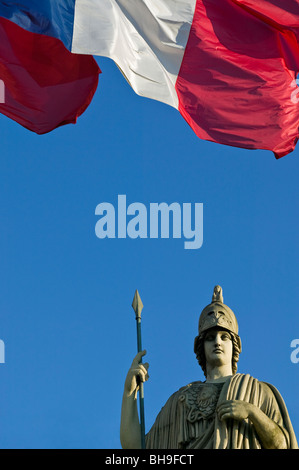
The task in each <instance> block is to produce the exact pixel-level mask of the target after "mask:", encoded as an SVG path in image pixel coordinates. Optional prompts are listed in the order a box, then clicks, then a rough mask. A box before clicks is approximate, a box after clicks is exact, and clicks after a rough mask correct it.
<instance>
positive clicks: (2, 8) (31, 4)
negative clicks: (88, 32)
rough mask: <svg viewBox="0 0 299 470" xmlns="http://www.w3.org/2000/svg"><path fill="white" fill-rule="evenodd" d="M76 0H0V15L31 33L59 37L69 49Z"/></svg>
mask: <svg viewBox="0 0 299 470" xmlns="http://www.w3.org/2000/svg"><path fill="white" fill-rule="evenodd" d="M75 3H76V0H55V1H53V0H22V1H11V0H10V1H3V0H0V17H3V18H6V19H8V20H10V21H13V22H14V23H16V24H17V25H18V26H20V27H22V28H23V29H26V30H27V31H31V32H32V33H37V34H44V35H47V36H51V37H55V38H57V39H60V40H61V41H62V42H63V43H64V45H65V47H66V48H67V49H69V50H71V46H72V37H73V26H74V12H75Z"/></svg>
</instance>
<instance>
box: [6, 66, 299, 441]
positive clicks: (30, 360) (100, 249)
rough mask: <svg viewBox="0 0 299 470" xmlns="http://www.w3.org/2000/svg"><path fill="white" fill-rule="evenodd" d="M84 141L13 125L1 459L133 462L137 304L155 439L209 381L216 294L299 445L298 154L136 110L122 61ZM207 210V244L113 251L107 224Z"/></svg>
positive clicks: (246, 366)
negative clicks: (172, 410)
mask: <svg viewBox="0 0 299 470" xmlns="http://www.w3.org/2000/svg"><path fill="white" fill-rule="evenodd" d="M98 63H99V65H100V67H101V69H102V71H103V74H102V75H101V76H100V83H99V88H98V91H97V93H96V95H95V97H94V100H93V102H92V104H91V105H90V107H89V108H88V109H87V111H86V112H85V114H84V115H83V116H81V118H79V120H78V123H77V124H76V125H69V126H65V127H62V128H59V129H57V130H55V131H54V132H52V133H50V134H48V135H44V136H37V135H35V134H33V133H31V132H29V131H27V130H26V129H23V128H22V127H20V126H19V125H18V124H16V123H14V122H13V121H10V120H9V119H7V118H6V117H4V116H0V129H1V131H0V132H1V158H0V165H1V166H0V222H1V230H0V260H1V264H0V286H1V295H0V338H1V339H2V340H3V341H4V343H5V364H0V447H2V448H27V449H28V448H100V449H111V448H112V449H113V448H114V449H118V448H120V441H119V422H120V408H121V400H122V393H123V384H124V380H125V376H126V373H127V370H128V368H129V366H130V364H131V361H132V359H133V357H134V356H135V354H136V350H137V344H136V322H135V315H134V312H133V309H132V307H131V303H132V300H133V296H134V292H135V289H138V290H139V292H140V295H141V298H142V301H143V303H144V310H143V312H142V341H143V347H144V348H146V349H147V351H148V353H147V356H146V360H148V361H149V363H150V370H149V373H150V380H149V382H148V383H147V384H146V386H145V415H146V430H148V429H149V428H150V426H151V424H152V423H153V421H154V418H155V416H156V415H157V413H158V412H159V410H160V409H161V407H162V406H163V404H164V403H165V401H166V399H167V398H168V397H169V396H170V394H171V393H173V392H174V391H176V390H177V389H178V388H179V387H181V386H183V385H186V384H187V383H189V382H190V381H193V380H203V379H204V377H203V374H202V371H201V369H200V367H199V366H198V364H197V362H196V358H195V355H194V353H193V341H194V337H195V336H196V334H197V324H198V318H199V314H200V312H201V310H202V309H203V308H204V307H205V306H206V305H207V304H208V303H210V301H211V298H212V292H213V288H214V286H215V285H216V284H220V285H221V286H222V287H223V293H224V302H225V303H226V304H228V305H229V306H230V307H231V308H232V309H233V310H234V312H235V313H236V315H237V318H238V321H239V328H240V330H239V332H240V336H241V339H242V344H243V352H242V354H241V356H240V361H239V369H238V370H239V372H246V373H250V374H252V375H253V376H254V377H256V378H258V379H260V380H263V381H266V382H270V383H272V384H273V385H275V386H276V387H277V388H278V390H279V391H280V392H281V394H282V396H283V398H284V400H285V402H286V405H287V407H288V410H289V414H290V417H291V420H292V422H293V426H294V429H295V432H296V434H297V437H298V436H299V409H298V384H299V381H298V377H299V363H297V364H295V363H293V362H292V361H291V358H290V356H291V352H292V349H291V347H290V343H291V341H292V340H293V339H296V338H299V320H298V235H299V234H298V176H297V175H298V166H299V161H298V157H299V147H297V149H296V150H295V152H293V153H292V154H290V155H289V156H286V157H283V158H282V159H280V160H278V161H277V160H275V157H274V155H273V154H272V153H271V152H267V151H250V150H242V149H237V148H231V147H225V146H222V145H219V144H215V143H209V142H204V141H202V140H200V139H199V138H197V137H196V135H195V134H194V133H193V131H192V130H191V129H190V128H189V126H188V125H187V124H186V122H185V121H184V120H183V118H182V117H181V116H180V114H179V113H178V112H177V111H175V110H174V109H172V108H171V107H167V106H166V105H164V104H161V103H158V102H156V101H151V100H148V99H144V98H141V97H139V96H137V95H136V94H135V93H134V92H133V91H132V89H131V88H130V87H129V85H128V84H127V83H126V81H125V80H124V78H123V77H122V75H121V73H120V72H119V70H118V69H117V67H116V66H115V65H114V64H113V62H112V61H110V60H108V59H101V58H99V59H98ZM119 194H125V195H126V196H127V202H128V204H130V203H132V202H141V203H143V204H145V205H146V206H147V207H149V204H150V203H151V202H166V203H168V204H170V203H172V202H178V203H180V204H183V203H184V202H189V203H193V204H194V203H196V202H200V203H203V205H204V229H203V230H204V242H203V246H202V247H201V248H200V249H198V250H185V249H184V241H183V239H172V238H170V239H156V240H154V239H149V238H148V239H136V240H133V239H129V238H127V239H122V240H121V239H105V240H100V239H99V238H97V237H96V235H95V224H96V222H97V220H98V219H99V217H98V216H96V215H95V208H96V206H97V205H98V204H99V203H101V202H110V203H112V204H113V205H114V206H115V207H116V208H117V196H118V195H119Z"/></svg>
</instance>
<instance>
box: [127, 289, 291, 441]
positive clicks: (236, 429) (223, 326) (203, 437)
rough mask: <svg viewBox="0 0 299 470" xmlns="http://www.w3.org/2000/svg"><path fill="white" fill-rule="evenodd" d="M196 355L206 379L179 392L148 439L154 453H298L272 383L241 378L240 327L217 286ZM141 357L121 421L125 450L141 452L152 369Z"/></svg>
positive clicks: (129, 384) (130, 378) (129, 379)
mask: <svg viewBox="0 0 299 470" xmlns="http://www.w3.org/2000/svg"><path fill="white" fill-rule="evenodd" d="M194 352H195V354H196V357H197V360H198V362H199V364H200V366H201V367H202V370H203V372H204V375H205V377H206V380H205V381H204V382H200V381H198V382H192V383H190V384H189V385H187V386H185V387H182V388H181V389H180V390H178V391H177V392H175V393H174V394H173V395H172V396H171V397H170V398H169V399H168V400H167V402H166V404H165V406H164V407H163V408H162V410H161V411H160V413H159V414H158V416H157V418H156V421H155V423H154V425H153V426H152V428H151V429H150V431H149V432H148V434H147V435H146V448H148V449H261V448H266V449H277V448H278V449H288V448H289V449H290V448H296V449H297V448H298V444H297V441H296V436H295V434H294V430H293V427H292V424H291V421H290V418H289V415H288V411H287V409H286V406H285V403H284V401H283V399H282V397H281V395H280V394H279V392H278V391H277V390H276V388H275V387H273V386H272V385H270V384H267V383H265V382H260V381H258V380H257V379H255V378H253V377H251V376H250V375H248V374H239V373H237V362H238V359H239V354H240V352H241V340H240V337H239V336H238V323H237V320H236V317H235V315H234V313H233V312H232V310H231V309H230V308H229V307H228V306H227V305H225V304H224V303H223V297H222V289H221V287H220V286H216V287H215V289H214V294H213V299H212V303H211V304H209V305H208V306H207V307H205V308H204V310H203V311H202V313H201V315H200V318H199V325H198V336H196V338H195V341H194ZM144 354H145V351H143V352H142V353H139V354H137V356H136V357H135V358H134V360H133V362H132V366H131V368H130V370H129V372H128V374H127V378H126V382H125V388H124V394H123V403H122V416H121V432H120V437H121V444H122V447H123V448H129V449H133V448H136V449H138V448H140V443H141V435H140V425H139V419H138V410H137V390H138V382H139V381H140V380H141V381H142V382H145V381H146V380H147V379H148V372H147V371H148V364H147V363H145V364H140V360H141V358H142V356H143V355H144Z"/></svg>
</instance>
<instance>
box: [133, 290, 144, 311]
mask: <svg viewBox="0 0 299 470" xmlns="http://www.w3.org/2000/svg"><path fill="white" fill-rule="evenodd" d="M132 307H133V310H134V312H135V314H136V318H141V312H142V309H143V303H142V300H141V298H140V295H139V292H138V290H136V291H135V295H134V299H133V303H132Z"/></svg>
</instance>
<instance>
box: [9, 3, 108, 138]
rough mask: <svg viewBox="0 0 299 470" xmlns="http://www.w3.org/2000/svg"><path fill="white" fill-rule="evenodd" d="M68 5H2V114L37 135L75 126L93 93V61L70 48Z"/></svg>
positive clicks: (95, 80) (70, 12)
mask: <svg viewBox="0 0 299 470" xmlns="http://www.w3.org/2000/svg"><path fill="white" fill-rule="evenodd" d="M72 3H73V4H74V2H67V1H59V0H58V1H55V2H49V1H41V0H36V1H28V0H24V1H9V2H7V1H0V79H1V82H0V87H1V93H0V96H1V99H0V103H1V104H0V112H1V113H3V114H5V115H6V116H8V117H10V118H11V119H14V120H15V121H17V122H18V123H19V124H21V125H23V126H24V127H26V128H27V129H30V130H31V131H34V132H36V133H38V134H44V133H46V132H49V131H52V130H53V129H55V128H57V127H58V126H61V125H63V124H68V123H75V122H76V120H77V118H78V116H80V115H81V114H82V113H83V111H84V110H85V109H86V108H87V106H88V105H89V103H90V102H91V100H92V97H93V95H94V93H95V91H96V89H97V85H98V77H99V73H100V70H99V68H98V65H97V63H96V62H95V60H94V58H93V57H92V56H88V55H78V54H72V53H71V52H70V50H69V49H70V47H69V46H70V44H71V38H72V25H73V17H74V10H72V9H71V8H69V7H70V6H71V4H72ZM73 6H74V5H73Z"/></svg>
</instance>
